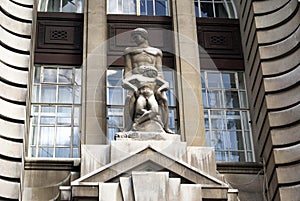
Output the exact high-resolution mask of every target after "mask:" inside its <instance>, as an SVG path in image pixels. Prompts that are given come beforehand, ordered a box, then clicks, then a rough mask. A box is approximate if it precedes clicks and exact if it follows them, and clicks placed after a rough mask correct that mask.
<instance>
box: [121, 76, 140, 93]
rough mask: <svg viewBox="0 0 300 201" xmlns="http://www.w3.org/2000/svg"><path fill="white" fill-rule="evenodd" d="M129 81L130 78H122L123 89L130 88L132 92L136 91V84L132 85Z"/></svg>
mask: <svg viewBox="0 0 300 201" xmlns="http://www.w3.org/2000/svg"><path fill="white" fill-rule="evenodd" d="M130 81H132V79H130V78H129V79H128V78H125V79H123V83H122V87H123V88H125V89H129V90H132V91H134V92H137V91H138V88H137V87H136V86H134V85H133V84H131V83H130Z"/></svg>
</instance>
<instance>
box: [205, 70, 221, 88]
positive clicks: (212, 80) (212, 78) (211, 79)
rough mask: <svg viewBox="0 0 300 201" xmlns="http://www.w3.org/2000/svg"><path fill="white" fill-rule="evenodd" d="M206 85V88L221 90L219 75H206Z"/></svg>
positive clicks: (209, 73)
mask: <svg viewBox="0 0 300 201" xmlns="http://www.w3.org/2000/svg"><path fill="white" fill-rule="evenodd" d="M207 84H208V88H221V87H222V84H221V78H220V74H219V73H212V72H208V73H207Z"/></svg>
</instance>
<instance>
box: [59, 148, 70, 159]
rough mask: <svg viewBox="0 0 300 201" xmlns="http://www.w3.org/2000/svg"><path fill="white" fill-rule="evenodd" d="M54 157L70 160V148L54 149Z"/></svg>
mask: <svg viewBox="0 0 300 201" xmlns="http://www.w3.org/2000/svg"><path fill="white" fill-rule="evenodd" d="M55 157H60V158H70V148H56V149H55Z"/></svg>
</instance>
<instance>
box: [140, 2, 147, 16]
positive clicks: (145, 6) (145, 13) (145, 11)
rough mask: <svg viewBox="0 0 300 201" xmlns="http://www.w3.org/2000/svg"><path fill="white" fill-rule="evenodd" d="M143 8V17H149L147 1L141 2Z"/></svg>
mask: <svg viewBox="0 0 300 201" xmlns="http://www.w3.org/2000/svg"><path fill="white" fill-rule="evenodd" d="M140 4H141V7H140V9H141V10H140V12H141V15H147V3H146V0H141V3H140Z"/></svg>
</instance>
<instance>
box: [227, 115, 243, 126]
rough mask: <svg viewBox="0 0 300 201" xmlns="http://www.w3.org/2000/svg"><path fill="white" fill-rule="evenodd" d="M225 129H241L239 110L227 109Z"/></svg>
mask: <svg viewBox="0 0 300 201" xmlns="http://www.w3.org/2000/svg"><path fill="white" fill-rule="evenodd" d="M226 116H227V129H228V130H241V129H242V126H241V117H240V112H239V111H227V112H226Z"/></svg>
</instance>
